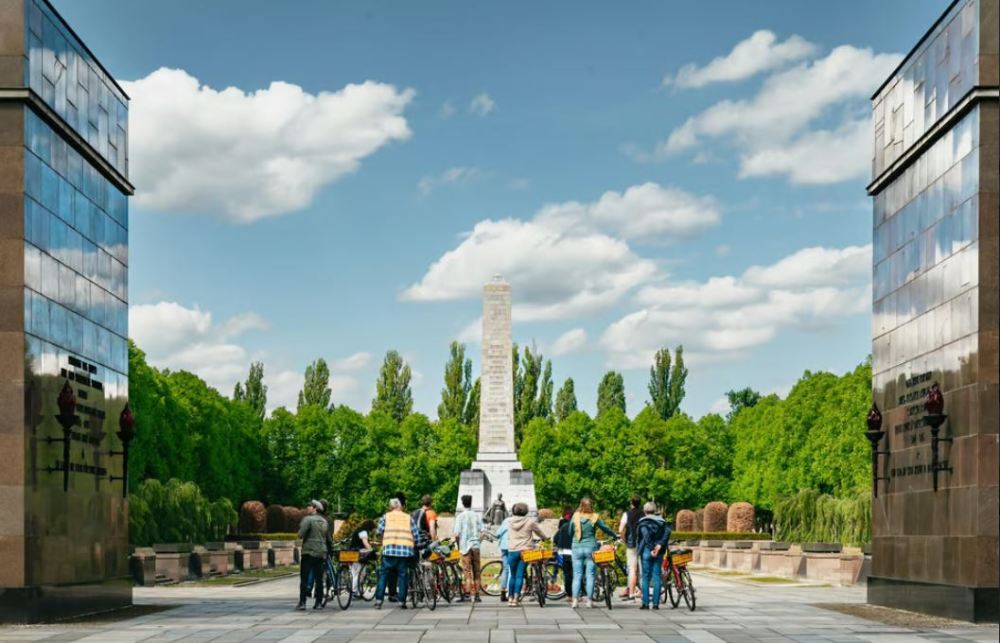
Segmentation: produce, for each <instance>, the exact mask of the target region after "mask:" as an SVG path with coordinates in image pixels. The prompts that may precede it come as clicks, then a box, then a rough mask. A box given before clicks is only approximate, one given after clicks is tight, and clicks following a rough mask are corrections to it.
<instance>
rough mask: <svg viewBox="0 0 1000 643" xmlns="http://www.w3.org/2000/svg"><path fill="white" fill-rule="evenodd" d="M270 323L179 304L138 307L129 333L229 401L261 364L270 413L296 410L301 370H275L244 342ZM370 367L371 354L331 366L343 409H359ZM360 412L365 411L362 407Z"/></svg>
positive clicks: (158, 359) (156, 358)
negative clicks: (361, 375)
mask: <svg viewBox="0 0 1000 643" xmlns="http://www.w3.org/2000/svg"><path fill="white" fill-rule="evenodd" d="M268 328H269V324H268V323H267V321H266V320H265V319H264V318H262V317H261V316H259V315H257V314H256V313H242V314H239V315H235V316H233V317H230V318H229V319H226V320H224V321H222V322H217V321H216V320H215V319H214V318H213V315H212V313H211V312H209V311H205V310H202V309H201V308H199V307H198V306H194V307H193V308H188V307H186V306H183V305H181V304H178V303H176V302H170V301H161V302H158V303H155V304H140V305H133V306H131V307H130V309H129V334H130V335H131V337H132V339H134V340H135V342H136V344H138V346H139V348H141V349H142V350H144V351H145V352H146V358H147V360H148V361H149V363H150V364H152V365H154V366H157V367H159V368H169V369H171V370H175V371H177V370H185V371H190V372H192V373H194V374H195V375H197V376H198V377H200V378H202V379H203V380H205V381H206V382H207V383H208V385H209V386H212V387H214V388H215V389H216V390H218V391H219V392H220V393H221V394H222V395H225V396H227V397H228V396H230V395H232V392H233V387H234V386H235V385H236V382H239V381H243V380H245V379H246V376H247V372H248V371H249V369H250V362H252V361H257V360H262V361H264V362H265V364H264V383H265V384H266V385H267V387H268V390H267V408H268V411H270V410H272V409H274V408H277V407H278V406H286V407H288V408H292V409H294V408H295V406H296V403H297V401H298V394H299V391H300V390H302V382H303V380H304V379H305V378H304V374H303V373H304V371H305V366H304V365H303V368H302V370H300V371H294V370H277V371H274V370H270V369H268V365H267V360H265V359H264V357H265V356H264V355H262V354H259V353H251V352H250V351H248V350H247V349H246V348H245V347H244V346H243V345H241V343H240V342H239V338H240V337H241V336H242V335H244V334H245V333H247V332H249V331H255V330H258V331H259V330H267V329H268ZM370 363H371V354H369V353H366V352H357V353H354V354H352V355H348V356H347V357H343V358H339V359H333V360H331V361H329V366H330V389H331V391H332V393H333V400H334V402H336V403H338V404H342V403H350V404H354V405H358V404H361V403H363V402H364V400H360V399H359V398H358V397H357V396H358V393H359V391H360V383H359V381H358V379H357V372H358V371H361V370H363V369H364V368H366V367H367V366H368V365H369V364H370ZM358 408H361V407H360V406H358Z"/></svg>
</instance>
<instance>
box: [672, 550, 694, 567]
mask: <svg viewBox="0 0 1000 643" xmlns="http://www.w3.org/2000/svg"><path fill="white" fill-rule="evenodd" d="M670 560H672V561H674V565H675V566H676V567H680V566H681V565H687V564H688V563H690V562H691V561H692V560H694V555H693V554H692V553H691V550H690V549H678V550H677V551H672V552H670Z"/></svg>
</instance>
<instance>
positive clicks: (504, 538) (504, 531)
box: [495, 516, 510, 603]
mask: <svg viewBox="0 0 1000 643" xmlns="http://www.w3.org/2000/svg"><path fill="white" fill-rule="evenodd" d="M509 535H510V516H507V517H506V518H504V519H503V522H501V523H500V527H499V528H497V533H496V534H495V538H496V539H497V547H499V548H500V565H501V570H500V602H501V603H506V602H507V583H508V582H509V581H510V565H508V564H507V551H508V550H507V548H508V547H509V546H510V545H509V539H508V536H509Z"/></svg>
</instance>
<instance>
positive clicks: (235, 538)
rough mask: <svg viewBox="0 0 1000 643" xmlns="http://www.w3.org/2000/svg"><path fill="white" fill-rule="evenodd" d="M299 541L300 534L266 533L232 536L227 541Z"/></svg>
mask: <svg viewBox="0 0 1000 643" xmlns="http://www.w3.org/2000/svg"><path fill="white" fill-rule="evenodd" d="M298 539H299V535H298V534H294V533H284V532H275V533H265V534H238V535H235V536H231V537H230V538H228V539H227V540H231V541H236V542H239V541H241V540H279V541H283V540H298Z"/></svg>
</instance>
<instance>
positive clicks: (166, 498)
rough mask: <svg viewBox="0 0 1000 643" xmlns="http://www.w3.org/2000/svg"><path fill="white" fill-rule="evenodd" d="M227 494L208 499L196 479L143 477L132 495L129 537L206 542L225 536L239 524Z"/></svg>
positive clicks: (142, 542) (136, 541) (144, 541)
mask: <svg viewBox="0 0 1000 643" xmlns="http://www.w3.org/2000/svg"><path fill="white" fill-rule="evenodd" d="M236 520H237V514H236V510H235V509H234V508H233V505H232V503H231V502H230V501H229V500H228V499H226V498H217V499H215V500H209V499H208V498H206V497H205V496H204V495H202V493H201V489H199V488H198V485H196V484H194V483H193V482H183V481H181V480H177V479H176V478H171V479H170V480H168V481H167V483H166V484H163V483H161V482H160V481H159V480H154V479H149V480H144V481H143V482H142V483H141V484H140V485H139V488H138V489H137V490H136V492H135V493H133V494H130V495H129V532H130V533H129V539H130V540H131V543H132V544H133V545H138V546H149V545H152V544H154V543H204V542H207V541H212V540H222V539H223V538H225V536H226V534H227V533H229V532H230V531H231V530H233V529H234V528H235V527H236Z"/></svg>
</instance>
